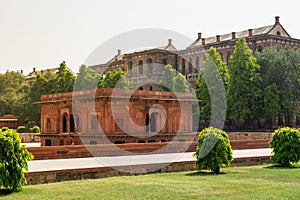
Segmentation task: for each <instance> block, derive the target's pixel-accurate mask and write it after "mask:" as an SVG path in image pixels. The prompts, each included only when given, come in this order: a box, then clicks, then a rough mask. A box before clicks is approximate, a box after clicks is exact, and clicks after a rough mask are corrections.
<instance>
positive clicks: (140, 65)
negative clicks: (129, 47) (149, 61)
mask: <svg viewBox="0 0 300 200" xmlns="http://www.w3.org/2000/svg"><path fill="white" fill-rule="evenodd" d="M143 73H144V69H143V61H142V60H140V61H139V75H142V74H143Z"/></svg>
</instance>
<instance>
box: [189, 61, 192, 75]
mask: <svg viewBox="0 0 300 200" xmlns="http://www.w3.org/2000/svg"><path fill="white" fill-rule="evenodd" d="M192 62H193V60H192V59H191V58H190V59H189V73H190V74H191V73H193V64H192Z"/></svg>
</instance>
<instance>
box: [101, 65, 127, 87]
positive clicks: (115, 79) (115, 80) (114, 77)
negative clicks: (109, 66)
mask: <svg viewBox="0 0 300 200" xmlns="http://www.w3.org/2000/svg"><path fill="white" fill-rule="evenodd" d="M98 87H99V88H119V89H131V88H132V86H131V84H130V82H129V80H128V79H127V78H126V72H124V71H122V70H121V69H120V68H118V69H116V70H113V71H108V72H107V73H106V74H105V77H104V78H103V79H100V82H99V85H98Z"/></svg>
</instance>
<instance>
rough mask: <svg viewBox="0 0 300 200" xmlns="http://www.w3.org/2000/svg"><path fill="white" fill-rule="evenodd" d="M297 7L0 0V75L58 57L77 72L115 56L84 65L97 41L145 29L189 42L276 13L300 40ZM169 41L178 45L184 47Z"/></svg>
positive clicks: (174, 0)
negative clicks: (166, 32) (173, 33)
mask: <svg viewBox="0 0 300 200" xmlns="http://www.w3.org/2000/svg"><path fill="white" fill-rule="evenodd" d="M299 5H300V3H299V2H297V1H292V0H285V1H279V0H273V1H262V0H252V1H239V0H227V1H226V0H214V1H213V0H210V1H201V0H123V1H122V0H119V1H117V0H110V1H107V0H42V1H41V0H26V1H20V0H0V73H4V72H5V71H6V70H10V71H20V70H23V71H24V74H25V75H26V74H28V73H29V72H30V71H32V69H33V67H35V68H36V69H37V70H42V69H47V68H53V67H57V66H59V64H60V63H61V62H62V61H66V63H67V66H68V67H69V68H70V69H71V70H72V71H73V72H75V73H77V72H78V68H79V66H80V65H81V64H84V63H85V64H88V65H90V64H100V63H104V62H106V61H108V60H109V57H113V56H114V55H115V54H116V52H117V49H113V50H109V51H107V52H106V55H104V54H103V55H99V56H97V59H94V60H93V61H92V62H90V63H87V58H88V57H89V56H90V54H91V53H92V52H94V50H95V49H97V47H99V46H101V45H102V44H103V43H105V42H107V41H109V40H111V39H112V38H114V37H116V36H118V35H119V34H122V33H126V32H129V31H133V30H137V29H145V28H147V29H149V28H155V29H166V30H169V31H173V32H176V33H180V34H182V35H184V36H186V37H188V38H190V39H191V40H195V39H196V38H197V33H198V32H202V35H203V37H209V36H215V35H219V34H220V35H221V34H226V33H231V32H233V31H236V32H237V31H241V30H247V29H249V28H256V27H261V26H266V25H272V24H274V21H275V19H274V17H275V16H280V22H281V24H282V25H283V26H284V27H285V29H286V30H287V32H288V33H289V34H290V35H291V36H292V37H293V38H299V39H300V24H299V22H300V20H299V19H300V12H299ZM165 37H166V38H171V37H172V34H171V35H170V36H168V35H166V36H165ZM159 42H160V43H161V41H159ZM166 43H167V39H166ZM166 43H162V44H161V45H160V46H163V45H165V44H166ZM173 43H174V45H175V46H176V47H177V48H178V49H183V48H185V47H186V46H187V45H189V44H186V45H183V44H181V43H180V44H179V42H178V41H177V43H178V45H176V40H173ZM110 51H112V52H110ZM98 62H99V63H98Z"/></svg>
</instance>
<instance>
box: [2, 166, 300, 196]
mask: <svg viewBox="0 0 300 200" xmlns="http://www.w3.org/2000/svg"><path fill="white" fill-rule="evenodd" d="M222 172H223V173H222V174H220V175H215V174H211V173H210V172H208V171H201V172H196V171H189V172H178V173H162V174H150V175H140V176H123V177H111V178H101V179H89V180H80V181H67V182H60V183H51V184H41V185H31V186H25V187H24V190H23V191H21V192H17V193H12V194H7V192H6V191H0V199H14V200H15V199H22V200H26V199H30V200H32V199H38V200H41V199H55V200H59V199H63V200H66V199H130V200H133V199H300V189H299V188H300V165H297V166H296V167H294V168H279V167H276V166H272V165H261V166H252V167H232V168H226V169H222Z"/></svg>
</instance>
